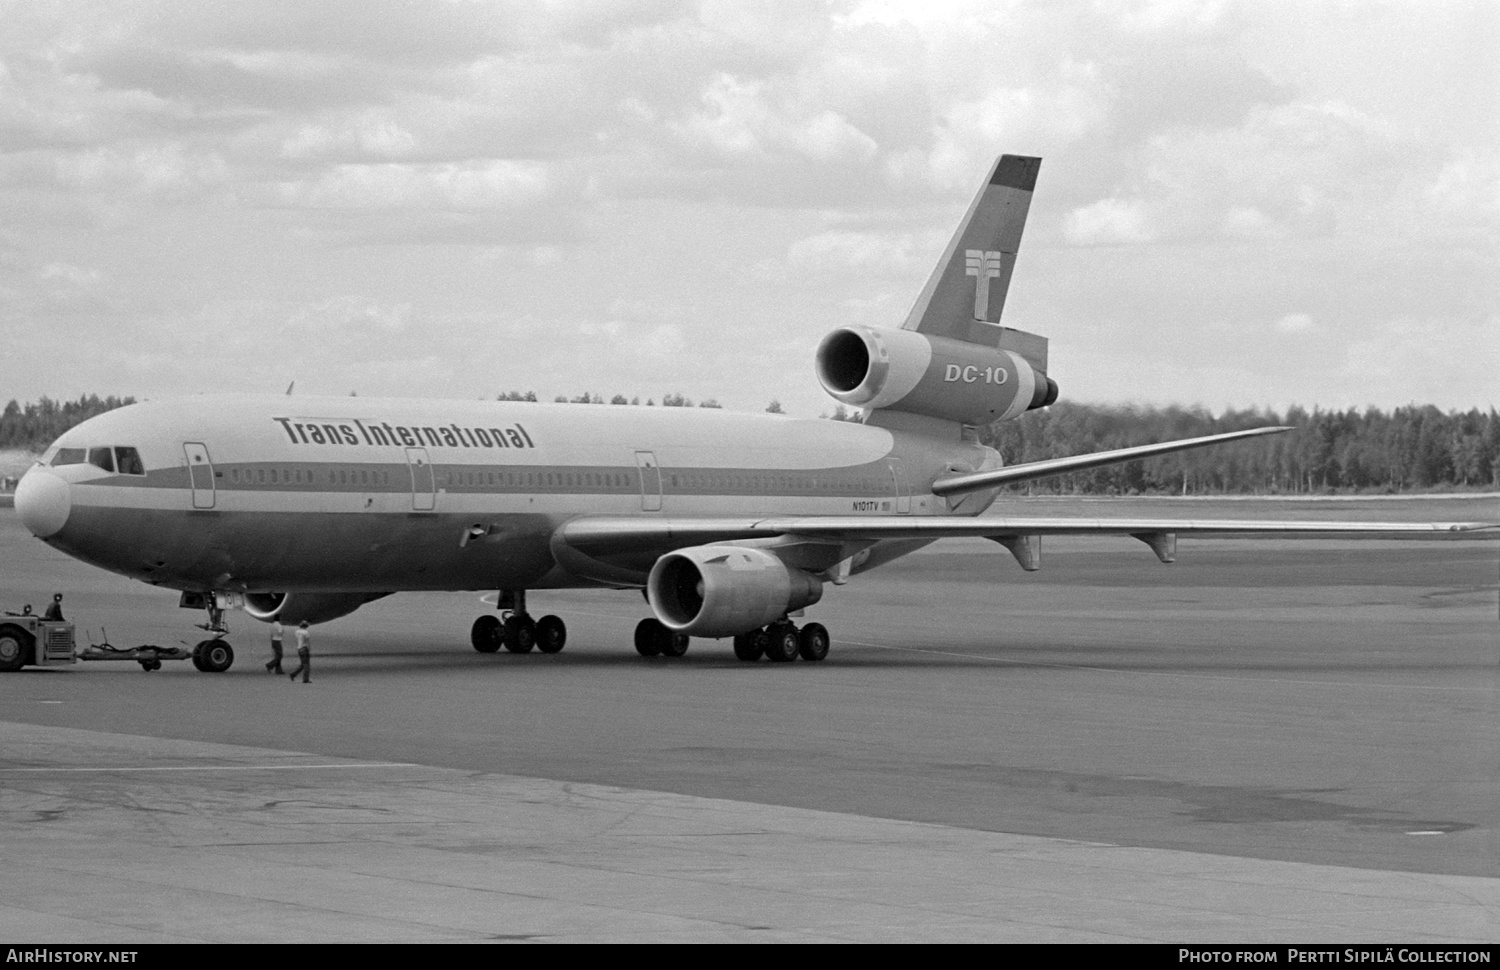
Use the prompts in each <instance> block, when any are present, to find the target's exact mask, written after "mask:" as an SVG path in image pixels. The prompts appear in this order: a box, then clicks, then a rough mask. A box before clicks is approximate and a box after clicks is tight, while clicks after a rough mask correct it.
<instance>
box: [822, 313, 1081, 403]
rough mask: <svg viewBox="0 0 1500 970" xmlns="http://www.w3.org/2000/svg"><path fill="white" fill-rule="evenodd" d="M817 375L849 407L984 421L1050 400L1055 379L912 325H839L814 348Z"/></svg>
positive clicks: (1007, 355)
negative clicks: (906, 327) (903, 327)
mask: <svg viewBox="0 0 1500 970" xmlns="http://www.w3.org/2000/svg"><path fill="white" fill-rule="evenodd" d="M817 370H818V380H819V382H821V383H822V385H823V389H824V390H825V391H827V392H828V393H829V394H831V395H833V397H834V398H835V399H837V400H839V401H842V402H843V403H845V404H848V405H852V406H854V407H861V408H869V409H870V410H875V409H878V408H889V409H891V410H894V411H908V412H911V413H913V414H923V415H927V416H928V417H934V418H943V419H945V420H948V421H957V422H960V423H961V424H975V425H978V424H990V423H992V422H995V421H1003V420H1006V419H1008V418H1013V417H1016V416H1017V415H1019V414H1021V413H1022V412H1024V411H1028V410H1030V409H1032V408H1040V407H1046V406H1047V405H1049V404H1052V403H1053V402H1055V401H1056V400H1057V393H1058V389H1057V384H1056V382H1054V381H1053V380H1051V379H1050V378H1049V377H1047V375H1046V374H1045V373H1043V372H1042V371H1041V370H1038V369H1037V368H1036V367H1034V366H1033V365H1032V364H1031V362H1030V361H1028V360H1027V359H1026V358H1025V357H1022V356H1021V355H1020V354H1018V353H1016V352H1014V351H1011V350H1003V349H1001V348H998V347H987V346H985V345H983V344H974V343H968V342H966V341H962V340H954V339H952V338H949V337H935V336H929V335H927V334H922V333H917V332H915V331H912V330H886V329H881V328H875V327H864V326H849V327H840V328H839V329H837V330H835V331H833V332H832V333H830V334H829V335H828V336H826V337H824V338H823V341H822V343H820V344H819V345H818V352H817Z"/></svg>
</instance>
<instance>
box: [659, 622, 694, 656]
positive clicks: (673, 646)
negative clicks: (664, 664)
mask: <svg viewBox="0 0 1500 970" xmlns="http://www.w3.org/2000/svg"><path fill="white" fill-rule="evenodd" d="M660 635H661V641H660V645H659V647H658V649H657V652H658V653H660V654H661V655H662V656H663V657H680V656H682V655H683V654H685V653H687V651H688V642H689V638H688V635H687V634H686V633H677V632H676V631H673V630H668V629H667V628H666V627H662V628H661V634H660Z"/></svg>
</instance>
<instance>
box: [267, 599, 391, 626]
mask: <svg viewBox="0 0 1500 970" xmlns="http://www.w3.org/2000/svg"><path fill="white" fill-rule="evenodd" d="M389 595H391V594H390V593H247V594H245V612H246V613H248V614H250V615H251V616H253V617H255V618H256V619H257V620H261V621H264V622H266V623H270V622H271V621H272V620H280V621H281V622H282V623H301V622H302V621H303V620H306V621H307V622H309V623H327V622H328V621H329V620H337V619H338V618H339V617H341V616H348V615H349V614H350V613H353V612H354V611H355V610H357V609H359V608H360V607H361V606H364V605H365V604H366V603H369V602H372V601H373V600H378V599H380V598H381V597H382V596H389Z"/></svg>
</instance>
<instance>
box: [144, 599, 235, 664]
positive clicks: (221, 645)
mask: <svg viewBox="0 0 1500 970" xmlns="http://www.w3.org/2000/svg"><path fill="white" fill-rule="evenodd" d="M187 595H188V594H186V593H184V594H183V596H184V597H186V596H187ZM203 607H204V609H206V610H208V622H207V623H200V624H198V628H199V629H201V630H207V631H208V632H209V633H210V634H212V638H211V639H208V640H200V641H198V645H197V646H195V647H193V666H194V667H197V668H198V669H199V670H201V671H203V672H204V673H205V674H222V673H223V672H224V671H226V670H228V669H229V668H230V667H231V666H233V665H234V648H233V647H231V646H230V645H229V644H228V642H227V641H225V639H224V637H225V636H227V635H228V633H229V624H228V623H226V622H224V607H223V606H222V605H220V603H219V594H217V593H209V594H208V595H207V596H205V597H204V603H203ZM151 662H152V663H154V664H155V666H147V661H142V662H141V669H142V670H148V671H149V670H155V669H156V668H157V667H160V666H161V662H160V661H159V660H157V661H151Z"/></svg>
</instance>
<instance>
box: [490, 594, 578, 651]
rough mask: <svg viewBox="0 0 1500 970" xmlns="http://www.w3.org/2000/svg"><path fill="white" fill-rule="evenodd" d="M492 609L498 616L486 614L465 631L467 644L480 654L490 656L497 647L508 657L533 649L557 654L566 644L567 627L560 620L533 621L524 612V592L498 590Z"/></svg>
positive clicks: (553, 618)
mask: <svg viewBox="0 0 1500 970" xmlns="http://www.w3.org/2000/svg"><path fill="white" fill-rule="evenodd" d="M496 606H497V607H498V608H499V610H500V615H499V616H495V615H494V614H493V613H487V614H485V615H484V616H481V617H479V618H478V619H477V620H475V621H474V625H473V626H472V627H471V628H470V629H469V642H470V643H471V644H473V646H474V649H475V650H478V651H479V652H480V653H494V652H496V651H497V650H499V649H500V648H501V647H504V648H505V649H506V650H508V651H509V652H511V653H530V652H531V650H532V648H533V647H535V648H537V649H539V650H541V652H542V653H557V652H558V651H559V650H561V649H562V648H563V645H564V644H565V643H567V642H568V627H567V624H565V623H563V621H562V619H561V618H559V617H556V616H544V617H542V618H541V619H540V620H533V619H532V618H531V614H529V613H527V612H526V591H525V590H524V589H503V590H501V591H500V596H499V600H498V601H497V603H496Z"/></svg>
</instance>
